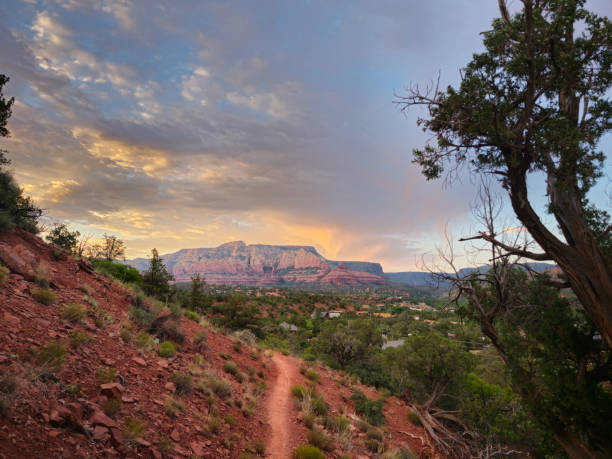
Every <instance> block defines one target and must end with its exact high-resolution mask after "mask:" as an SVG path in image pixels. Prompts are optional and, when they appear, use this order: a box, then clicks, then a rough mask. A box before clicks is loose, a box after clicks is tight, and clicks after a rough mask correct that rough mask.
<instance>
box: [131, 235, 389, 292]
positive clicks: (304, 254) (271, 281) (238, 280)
mask: <svg viewBox="0 0 612 459" xmlns="http://www.w3.org/2000/svg"><path fill="white" fill-rule="evenodd" d="M161 258H162V259H163V260H164V263H165V264H166V268H167V269H168V271H169V272H171V273H172V274H173V275H174V277H175V279H176V281H177V282H188V281H189V280H190V279H191V277H192V276H193V275H195V274H201V275H203V276H204V277H205V278H206V281H207V282H208V283H210V284H225V285H282V284H297V283H321V284H331V285H340V286H343V285H370V284H372V285H384V284H386V283H387V282H386V280H385V279H384V278H383V277H382V276H383V274H384V273H383V269H382V267H381V266H380V264H379V263H371V262H364V261H334V260H327V259H325V258H324V257H323V256H322V255H320V254H319V253H318V252H317V250H316V249H315V248H314V247H312V246H297V245H264V244H249V245H246V244H245V243H244V242H242V241H234V242H228V243H225V244H221V245H220V246H218V247H215V248H198V249H181V250H179V251H177V252H174V253H170V254H166V255H162V256H161ZM125 263H126V264H128V265H130V266H133V267H134V268H136V269H138V270H139V271H144V270H145V269H147V267H148V265H149V260H148V259H146V258H136V259H134V260H127V261H126V262H125Z"/></svg>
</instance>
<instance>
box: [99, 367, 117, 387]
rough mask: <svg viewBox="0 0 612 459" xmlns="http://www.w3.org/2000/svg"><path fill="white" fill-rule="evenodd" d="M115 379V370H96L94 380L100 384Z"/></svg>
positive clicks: (106, 368)
mask: <svg viewBox="0 0 612 459" xmlns="http://www.w3.org/2000/svg"><path fill="white" fill-rule="evenodd" d="M116 377H117V370H115V369H114V368H113V367H100V368H98V369H97V370H96V379H97V380H98V382H100V383H102V384H104V383H110V382H113V381H114V380H115V378H116Z"/></svg>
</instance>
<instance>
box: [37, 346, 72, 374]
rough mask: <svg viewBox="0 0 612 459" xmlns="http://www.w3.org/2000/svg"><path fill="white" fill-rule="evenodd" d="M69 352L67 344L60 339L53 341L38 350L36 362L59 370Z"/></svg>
mask: <svg viewBox="0 0 612 459" xmlns="http://www.w3.org/2000/svg"><path fill="white" fill-rule="evenodd" d="M67 354H68V350H67V349H66V346H64V345H63V344H62V343H61V342H59V341H53V342H51V343H48V344H46V345H45V346H43V347H41V348H40V349H39V350H38V354H37V356H36V362H37V363H38V365H40V366H41V367H49V368H51V369H55V370H57V369H59V367H61V365H62V363H64V359H65V358H66V355H67Z"/></svg>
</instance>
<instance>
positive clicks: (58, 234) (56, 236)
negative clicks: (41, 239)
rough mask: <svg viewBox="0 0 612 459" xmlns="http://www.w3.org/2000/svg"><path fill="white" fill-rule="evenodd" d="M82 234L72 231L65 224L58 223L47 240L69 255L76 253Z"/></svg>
mask: <svg viewBox="0 0 612 459" xmlns="http://www.w3.org/2000/svg"><path fill="white" fill-rule="evenodd" d="M80 235H81V233H79V232H78V231H70V230H69V229H68V225H67V224H65V223H56V224H55V225H54V226H53V228H51V230H50V231H49V234H47V236H46V237H45V239H46V240H47V241H48V242H50V243H51V244H55V245H56V246H58V247H60V248H61V249H63V250H65V251H66V252H68V253H74V251H75V248H76V246H77V244H78V242H79V236H80Z"/></svg>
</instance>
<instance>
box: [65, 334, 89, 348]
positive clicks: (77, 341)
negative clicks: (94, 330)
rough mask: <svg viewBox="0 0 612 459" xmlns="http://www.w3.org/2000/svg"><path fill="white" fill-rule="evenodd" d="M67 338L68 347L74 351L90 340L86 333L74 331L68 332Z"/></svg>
mask: <svg viewBox="0 0 612 459" xmlns="http://www.w3.org/2000/svg"><path fill="white" fill-rule="evenodd" d="M68 337H69V338H70V346H71V347H73V348H74V349H77V348H79V347H80V346H81V345H83V344H85V343H87V342H88V341H89V340H91V336H89V335H88V334H87V333H85V332H80V331H76V330H74V331H72V332H70V335H68Z"/></svg>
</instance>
